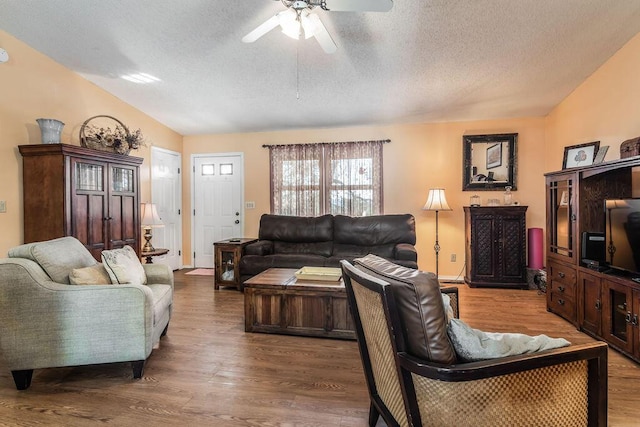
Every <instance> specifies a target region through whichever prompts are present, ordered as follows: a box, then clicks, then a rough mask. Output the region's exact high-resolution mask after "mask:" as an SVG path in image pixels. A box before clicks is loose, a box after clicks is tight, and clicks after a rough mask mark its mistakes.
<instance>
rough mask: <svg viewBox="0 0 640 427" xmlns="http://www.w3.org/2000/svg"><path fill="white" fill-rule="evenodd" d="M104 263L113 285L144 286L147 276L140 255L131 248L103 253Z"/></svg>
mask: <svg viewBox="0 0 640 427" xmlns="http://www.w3.org/2000/svg"><path fill="white" fill-rule="evenodd" d="M102 263H103V264H104V267H105V268H106V270H107V273H109V277H110V278H111V283H118V284H123V283H132V284H135V285H144V284H146V283H147V276H146V274H145V272H144V268H143V267H142V264H141V263H140V259H139V258H138V255H137V254H136V252H135V251H134V250H133V248H132V247H131V246H124V247H122V248H120V249H112V250H109V251H102Z"/></svg>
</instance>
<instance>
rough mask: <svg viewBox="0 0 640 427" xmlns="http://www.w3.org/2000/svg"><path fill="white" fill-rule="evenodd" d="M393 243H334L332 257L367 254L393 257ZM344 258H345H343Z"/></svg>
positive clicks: (356, 256) (357, 256)
mask: <svg viewBox="0 0 640 427" xmlns="http://www.w3.org/2000/svg"><path fill="white" fill-rule="evenodd" d="M394 248H395V244H394V243H389V244H386V245H371V246H370V245H366V246H365V245H352V244H345V243H336V244H334V245H333V256H334V257H349V256H350V257H352V258H359V257H364V256H367V255H369V254H373V255H378V256H379V257H382V258H393V252H394ZM343 259H346V258H343Z"/></svg>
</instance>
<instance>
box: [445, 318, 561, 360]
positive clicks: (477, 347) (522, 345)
mask: <svg viewBox="0 0 640 427" xmlns="http://www.w3.org/2000/svg"><path fill="white" fill-rule="evenodd" d="M449 337H451V342H452V343H453V346H454V348H455V350H456V353H457V355H458V357H459V358H460V359H461V360H463V361H466V362H473V361H479V360H487V359H496V358H501V357H506V356H515V355H519V354H528V353H535V352H537V351H543V350H551V349H553V348H560V347H567V346H568V345H570V344H571V343H570V342H569V341H567V340H565V339H564V338H550V337H548V336H546V335H537V336H535V337H532V336H529V335H525V334H515V333H497V332H484V331H481V330H479V329H474V328H472V327H470V326H469V325H467V324H466V323H464V322H463V321H462V320H460V319H451V321H450V322H449Z"/></svg>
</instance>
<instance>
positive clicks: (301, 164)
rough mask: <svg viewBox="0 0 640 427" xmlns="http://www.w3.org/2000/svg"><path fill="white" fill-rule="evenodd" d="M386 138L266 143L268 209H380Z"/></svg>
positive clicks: (363, 212) (362, 212)
mask: <svg viewBox="0 0 640 427" xmlns="http://www.w3.org/2000/svg"><path fill="white" fill-rule="evenodd" d="M386 142H389V141H357V142H340V143H319V144H291V145H272V146H269V150H270V160H271V203H272V206H271V211H272V213H275V214H279V215H298V216H318V215H322V214H325V213H331V214H334V215H335V214H342V215H349V216H367V215H377V214H381V213H382V201H383V200H382V146H383V144H384V143H386Z"/></svg>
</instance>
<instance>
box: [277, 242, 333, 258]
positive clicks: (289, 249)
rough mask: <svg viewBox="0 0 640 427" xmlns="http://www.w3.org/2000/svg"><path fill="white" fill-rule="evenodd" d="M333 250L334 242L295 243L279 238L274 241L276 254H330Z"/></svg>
mask: <svg viewBox="0 0 640 427" xmlns="http://www.w3.org/2000/svg"><path fill="white" fill-rule="evenodd" d="M332 250H333V243H332V242H306V243H293V242H281V241H277V240H276V241H274V242H273V252H274V254H310V255H321V256H330V255H331V251H332Z"/></svg>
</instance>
